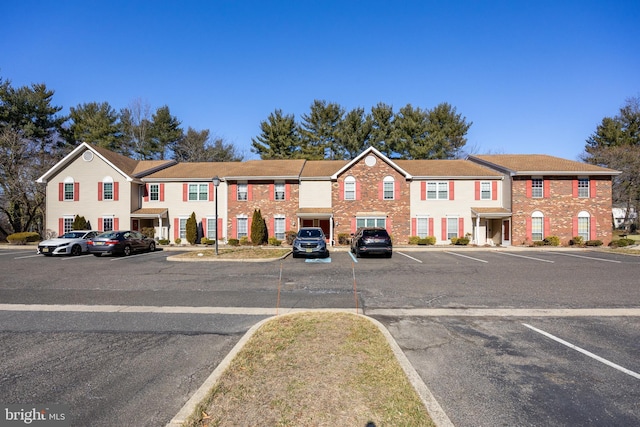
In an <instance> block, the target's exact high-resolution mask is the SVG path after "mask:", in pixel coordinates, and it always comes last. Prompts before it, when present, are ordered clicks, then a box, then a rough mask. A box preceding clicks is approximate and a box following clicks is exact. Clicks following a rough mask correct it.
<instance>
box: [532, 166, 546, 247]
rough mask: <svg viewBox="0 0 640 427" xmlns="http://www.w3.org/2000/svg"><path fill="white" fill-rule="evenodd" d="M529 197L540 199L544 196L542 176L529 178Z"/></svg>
mask: <svg viewBox="0 0 640 427" xmlns="http://www.w3.org/2000/svg"><path fill="white" fill-rule="evenodd" d="M531 197H532V198H534V199H541V198H543V197H544V183H543V180H542V178H532V179H531ZM540 240H542V239H540Z"/></svg>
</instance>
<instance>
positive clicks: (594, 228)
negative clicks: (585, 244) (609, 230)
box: [589, 216, 598, 240]
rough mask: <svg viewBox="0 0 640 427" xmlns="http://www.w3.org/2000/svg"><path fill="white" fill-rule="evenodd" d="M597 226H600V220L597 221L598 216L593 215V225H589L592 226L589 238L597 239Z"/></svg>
mask: <svg viewBox="0 0 640 427" xmlns="http://www.w3.org/2000/svg"><path fill="white" fill-rule="evenodd" d="M597 227H598V221H596V217H595V216H592V217H591V227H589V228H590V230H589V234H590V236H589V238H590V239H591V240H595V239H596V236H597V231H598V230H597Z"/></svg>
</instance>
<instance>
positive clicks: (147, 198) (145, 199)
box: [144, 184, 149, 202]
mask: <svg viewBox="0 0 640 427" xmlns="http://www.w3.org/2000/svg"><path fill="white" fill-rule="evenodd" d="M144 201H145V202H148V201H149V184H145V185H144Z"/></svg>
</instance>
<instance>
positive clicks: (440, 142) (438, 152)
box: [412, 102, 473, 159]
mask: <svg viewBox="0 0 640 427" xmlns="http://www.w3.org/2000/svg"><path fill="white" fill-rule="evenodd" d="M427 119H428V121H427V138H426V140H427V143H426V144H425V145H426V146H427V147H432V151H431V152H429V153H428V154H427V156H428V157H420V154H421V152H420V149H419V148H418V152H417V153H416V155H413V156H412V158H414V159H420V158H429V159H454V158H458V157H460V153H461V151H462V147H464V145H465V144H466V143H467V138H466V134H467V132H468V131H469V128H470V127H471V125H472V124H473V122H469V123H467V119H466V117H462V116H461V115H460V114H457V113H456V108H455V107H452V106H451V105H449V104H447V103H446V102H444V103H441V104H438V105H437V106H436V107H435V108H433V109H432V110H429V111H428V112H427Z"/></svg>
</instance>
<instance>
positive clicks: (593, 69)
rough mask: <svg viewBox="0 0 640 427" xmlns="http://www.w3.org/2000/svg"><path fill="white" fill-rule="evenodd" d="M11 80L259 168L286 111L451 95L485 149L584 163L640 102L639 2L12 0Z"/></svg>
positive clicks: (417, 102) (5, 31)
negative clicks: (162, 127) (159, 120)
mask: <svg viewBox="0 0 640 427" xmlns="http://www.w3.org/2000/svg"><path fill="white" fill-rule="evenodd" d="M2 9H3V11H2V13H3V15H4V16H3V20H2V21H3V24H2V25H1V26H0V76H1V77H3V78H4V79H8V80H11V82H12V84H13V85H14V86H22V85H29V84H31V83H45V84H46V85H47V87H48V88H50V89H53V90H54V91H55V96H54V104H55V105H59V106H62V107H64V109H63V113H65V114H67V113H68V111H69V107H75V106H77V105H79V104H83V103H88V102H105V101H106V102H108V103H109V104H110V105H111V106H112V107H114V108H115V109H117V110H120V109H121V108H124V107H127V106H129V105H130V104H131V102H133V101H134V100H141V101H142V102H143V103H146V104H148V105H149V106H150V107H151V109H152V110H155V109H156V108H158V107H160V106H163V105H168V106H169V108H170V110H171V113H172V114H173V115H175V116H177V117H178V119H179V120H180V121H182V125H183V127H184V128H185V130H186V128H187V127H188V126H191V127H193V128H194V129H197V130H202V129H210V130H211V133H212V134H213V135H215V136H219V137H222V138H224V139H225V140H226V141H227V142H231V143H233V144H234V145H235V146H236V147H237V148H238V150H239V151H240V152H241V153H242V154H244V156H245V158H246V159H249V158H256V155H255V154H253V153H251V151H250V147H251V138H253V137H255V136H257V135H258V134H259V133H260V128H259V126H260V122H261V121H263V120H266V119H267V117H268V116H269V114H270V113H271V112H273V111H274V110H275V109H282V111H283V112H284V113H286V114H294V115H295V116H296V119H297V120H300V119H301V115H302V114H306V113H308V112H309V107H310V105H311V104H312V103H313V100H314V99H323V100H326V101H328V102H336V103H338V104H340V105H341V106H342V107H344V108H345V109H346V110H347V111H348V110H350V109H353V108H356V107H363V108H364V109H365V110H367V111H369V110H370V109H371V107H372V106H374V105H376V104H378V103H379V102H384V103H386V104H390V105H392V106H393V107H394V111H397V110H398V109H399V108H401V107H403V106H405V105H406V104H412V105H413V106H414V107H421V108H423V109H427V108H428V109H430V108H433V107H435V106H436V105H438V104H439V103H442V102H448V103H449V104H451V105H452V106H454V107H455V108H456V109H457V112H458V113H460V114H462V116H464V117H466V119H467V121H470V122H473V125H472V126H471V128H470V130H469V133H468V135H467V137H468V143H467V146H466V148H467V149H471V150H472V151H473V152H475V153H487V152H491V153H543V154H551V155H554V156H560V157H565V158H569V159H576V158H577V156H578V155H579V154H580V153H582V152H583V150H584V146H585V139H586V138H587V137H588V136H589V135H590V134H592V133H593V132H594V131H595V129H596V126H597V125H598V124H599V123H600V122H601V120H602V118H604V117H605V116H614V115H616V114H617V113H618V110H619V108H620V107H621V106H622V105H623V104H624V102H625V100H626V99H627V98H629V97H634V96H640V25H639V23H640V2H639V1H637V0H634V1H630V0H627V1H615V0H605V1H588V0H585V1H560V0H557V1H545V0H542V1H451V2H448V1H378V0H369V1H348V0H343V1H310V0H309V1H307V0H297V1H267V0H263V1H188V0H185V1H119V0H118V1H102V2H97V1H87V0H84V1H76V0H70V1H59V2H53V1H45V0H42V1H32V0H8V1H7V0H5V1H4V2H3V7H2Z"/></svg>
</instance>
